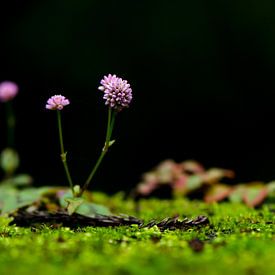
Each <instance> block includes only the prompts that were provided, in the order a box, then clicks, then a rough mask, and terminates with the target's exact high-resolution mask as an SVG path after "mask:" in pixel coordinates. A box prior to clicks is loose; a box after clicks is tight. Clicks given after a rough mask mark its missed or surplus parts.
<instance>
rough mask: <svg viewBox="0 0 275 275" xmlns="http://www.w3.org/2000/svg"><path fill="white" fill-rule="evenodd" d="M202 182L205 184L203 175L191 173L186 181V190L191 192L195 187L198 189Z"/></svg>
mask: <svg viewBox="0 0 275 275" xmlns="http://www.w3.org/2000/svg"><path fill="white" fill-rule="evenodd" d="M202 184H203V180H202V178H201V176H198V175H191V176H189V177H188V179H187V181H186V191H187V192H190V191H193V190H195V189H198V188H200V187H201V186H202Z"/></svg>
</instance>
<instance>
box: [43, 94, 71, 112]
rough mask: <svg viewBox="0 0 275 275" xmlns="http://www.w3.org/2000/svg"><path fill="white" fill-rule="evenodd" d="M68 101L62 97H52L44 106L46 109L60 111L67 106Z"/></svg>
mask: <svg viewBox="0 0 275 275" xmlns="http://www.w3.org/2000/svg"><path fill="white" fill-rule="evenodd" d="M69 104H70V101H69V100H68V99H67V98H66V97H65V96H63V95H54V96H52V97H50V98H49V99H48V101H47V104H46V109H49V110H62V109H63V108H64V106H66V105H69Z"/></svg>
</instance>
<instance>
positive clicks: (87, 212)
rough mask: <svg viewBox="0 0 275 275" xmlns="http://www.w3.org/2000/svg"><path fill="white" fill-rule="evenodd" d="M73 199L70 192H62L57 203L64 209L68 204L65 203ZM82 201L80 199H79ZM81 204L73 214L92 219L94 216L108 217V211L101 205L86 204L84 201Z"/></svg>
mask: <svg viewBox="0 0 275 275" xmlns="http://www.w3.org/2000/svg"><path fill="white" fill-rule="evenodd" d="M68 199H69V200H71V199H73V195H72V192H71V190H68V191H66V192H64V193H63V194H62V195H61V196H59V203H60V205H61V206H62V207H63V208H66V207H67V205H68V203H67V201H68ZM81 199H82V198H81ZM82 200H83V202H82V203H81V204H80V205H79V206H78V207H77V208H76V210H75V213H78V214H81V215H84V216H88V217H94V216H95V215H96V214H98V215H110V214H111V212H110V210H109V209H108V208H107V207H106V206H104V205H101V204H96V203H92V202H88V201H86V200H84V199H82Z"/></svg>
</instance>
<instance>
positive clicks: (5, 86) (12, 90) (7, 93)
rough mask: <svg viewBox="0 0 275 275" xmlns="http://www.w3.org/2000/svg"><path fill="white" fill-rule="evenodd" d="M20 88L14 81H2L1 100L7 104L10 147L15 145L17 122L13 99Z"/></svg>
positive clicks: (0, 84) (0, 88)
mask: <svg viewBox="0 0 275 275" xmlns="http://www.w3.org/2000/svg"><path fill="white" fill-rule="evenodd" d="M18 90H19V89H18V86H17V84H16V83H14V82H11V81H4V82H2V83H0V101H1V102H3V103H5V105H6V106H5V107H6V117H7V144H8V146H9V147H14V139H15V135H14V132H15V122H16V120H15V115H14V111H13V107H12V102H11V101H12V99H13V98H14V97H15V96H16V95H17V93H18Z"/></svg>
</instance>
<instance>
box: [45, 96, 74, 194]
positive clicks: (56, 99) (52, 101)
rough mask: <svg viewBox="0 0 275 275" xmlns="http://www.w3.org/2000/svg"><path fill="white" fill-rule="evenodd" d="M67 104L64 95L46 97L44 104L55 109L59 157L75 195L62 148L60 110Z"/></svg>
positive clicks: (47, 107)
mask: <svg viewBox="0 0 275 275" xmlns="http://www.w3.org/2000/svg"><path fill="white" fill-rule="evenodd" d="M69 104H70V101H69V100H68V99H67V98H65V97H64V96H62V95H55V96H52V97H51V98H49V99H48V101H47V104H46V109H48V110H56V111H57V126H58V133H59V142H60V150H61V154H60V157H61V160H62V163H63V166H64V170H65V174H66V177H67V180H68V183H69V185H70V188H71V190H72V193H73V195H74V196H75V192H74V185H73V181H72V177H71V174H70V170H69V167H68V164H67V152H66V151H65V149H64V141H63V131H62V122H61V110H63V108H64V107H65V106H67V105H69Z"/></svg>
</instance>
